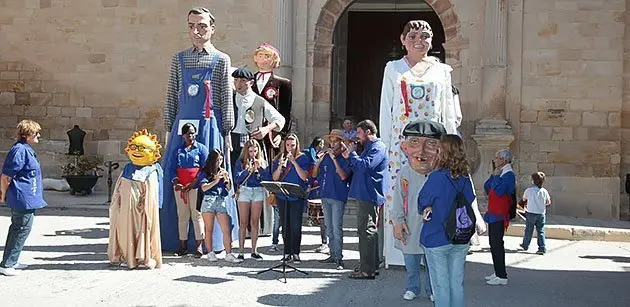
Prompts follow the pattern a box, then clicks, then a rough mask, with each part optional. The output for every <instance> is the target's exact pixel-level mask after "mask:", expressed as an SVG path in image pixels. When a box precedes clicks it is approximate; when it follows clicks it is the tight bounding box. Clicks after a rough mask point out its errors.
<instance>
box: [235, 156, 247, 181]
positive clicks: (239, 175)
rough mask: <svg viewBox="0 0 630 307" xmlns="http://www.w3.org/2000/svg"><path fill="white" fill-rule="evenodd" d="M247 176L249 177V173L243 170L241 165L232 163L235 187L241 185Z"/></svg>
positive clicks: (239, 162)
mask: <svg viewBox="0 0 630 307" xmlns="http://www.w3.org/2000/svg"><path fill="white" fill-rule="evenodd" d="M247 175H249V172H248V171H247V169H243V163H241V161H236V163H234V182H235V183H236V184H237V185H240V184H243V181H245V178H247Z"/></svg>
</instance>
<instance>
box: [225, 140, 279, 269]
mask: <svg viewBox="0 0 630 307" xmlns="http://www.w3.org/2000/svg"><path fill="white" fill-rule="evenodd" d="M269 180H271V175H270V174H269V167H267V161H265V159H263V156H262V149H261V147H260V143H258V141H257V140H254V139H250V140H249V141H247V143H245V146H243V150H242V152H241V159H240V160H239V161H236V163H235V164H234V181H235V182H236V187H237V189H238V219H239V228H238V247H239V254H238V259H245V257H244V256H243V253H244V249H245V236H246V235H247V228H248V227H249V226H251V230H250V232H251V237H252V255H251V257H252V259H256V260H262V256H260V254H258V246H257V243H258V225H259V224H260V214H261V213H262V209H263V201H264V200H265V190H264V189H263V187H262V186H261V185H260V182H261V181H269Z"/></svg>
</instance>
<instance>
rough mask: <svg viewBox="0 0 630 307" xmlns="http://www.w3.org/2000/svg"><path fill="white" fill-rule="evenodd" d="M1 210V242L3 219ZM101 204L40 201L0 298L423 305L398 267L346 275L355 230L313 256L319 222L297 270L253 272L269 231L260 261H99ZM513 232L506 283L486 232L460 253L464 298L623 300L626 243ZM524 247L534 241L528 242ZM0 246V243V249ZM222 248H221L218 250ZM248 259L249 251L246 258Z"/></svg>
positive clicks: (23, 301) (2, 281)
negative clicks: (488, 278)
mask: <svg viewBox="0 0 630 307" xmlns="http://www.w3.org/2000/svg"><path fill="white" fill-rule="evenodd" d="M8 213H9V211H8V210H7V209H6V208H0V240H1V242H4V240H5V238H6V231H7V228H8V225H9V223H10V218H9V217H8ZM104 214H106V211H104V210H78V209H69V210H60V209H44V210H41V211H40V212H38V216H37V217H36V220H35V224H34V229H33V232H32V234H31V236H30V238H29V239H28V241H27V243H26V247H25V252H24V253H23V254H22V257H21V259H20V260H21V262H24V263H28V264H30V267H29V268H28V269H27V270H25V271H23V273H22V274H21V275H20V276H15V277H5V276H0V298H1V300H2V303H0V305H1V306H46V307H53V306H254V305H267V306H322V305H328V306H399V305H400V306H431V303H430V302H429V301H428V299H426V298H424V297H421V298H417V299H416V300H415V301H414V302H406V301H403V300H402V297H401V296H402V294H403V292H404V285H405V273H404V269H402V268H399V267H390V268H389V269H387V270H385V269H382V270H381V275H380V276H379V277H378V279H377V280H375V281H354V280H349V279H348V278H347V277H346V275H347V274H348V273H349V271H350V270H349V269H352V268H353V267H354V266H355V265H356V264H357V259H358V252H357V250H358V238H357V236H356V233H355V232H354V231H353V230H352V229H347V231H346V239H345V245H344V249H345V251H344V256H345V258H346V266H347V268H348V270H345V271H337V270H334V269H332V268H330V267H327V266H326V265H323V264H320V263H318V262H317V261H316V260H319V259H323V258H324V257H325V255H322V254H316V253H314V252H313V250H314V249H315V248H316V247H317V246H318V243H319V230H318V229H317V228H314V227H305V228H304V234H305V236H304V239H303V241H302V244H303V253H302V260H303V262H302V264H300V265H298V266H299V267H300V268H301V269H304V270H306V271H307V272H309V275H308V276H302V275H297V274H296V273H289V275H288V276H289V278H288V283H286V284H284V283H282V282H281V281H280V280H279V277H280V276H281V275H280V274H278V273H266V274H263V275H258V276H257V275H256V274H255V272H256V271H258V270H260V269H263V268H266V267H269V266H272V265H275V264H277V263H278V260H279V259H280V255H279V254H278V253H274V254H269V253H266V252H265V251H266V246H268V245H269V243H270V238H269V237H265V238H262V239H261V244H262V245H263V246H264V247H263V249H261V251H263V256H264V257H265V260H264V261H262V262H256V261H253V260H250V259H248V260H246V261H245V262H244V263H242V264H239V265H233V264H227V263H225V262H224V261H219V262H215V263H209V262H207V261H205V260H203V259H193V258H185V259H178V258H175V257H172V256H166V257H165V258H166V259H165V265H164V266H163V268H162V269H160V270H153V271H151V270H133V271H129V270H126V269H121V268H112V267H110V266H109V265H108V264H107V257H106V249H107V235H108V229H109V225H108V219H107V217H106V216H104ZM518 243H519V238H516V237H508V238H506V248H507V249H508V253H507V263H508V266H509V267H508V274H509V278H510V280H509V281H510V285H509V286H506V287H499V288H497V287H491V286H486V285H485V284H484V283H483V276H485V275H487V274H489V273H491V272H492V266H491V258H490V254H489V252H488V249H487V246H488V245H487V238H486V237H482V247H484V249H483V250H482V251H481V252H476V253H474V254H472V255H470V256H468V263H467V267H466V279H465V287H466V295H467V302H468V306H507V305H509V306H628V304H630V291H628V290H627V289H628V287H629V285H630V273H628V271H630V243H613V242H595V241H561V240H548V244H547V245H548V248H549V252H548V254H547V255H544V256H538V255H535V254H533V253H532V252H533V251H535V249H534V247H532V252H530V253H524V252H516V251H515V250H516V247H517V246H518ZM532 246H535V243H534V242H532ZM0 249H2V248H0ZM221 257H222V256H220V258H221ZM247 258H248V257H247Z"/></svg>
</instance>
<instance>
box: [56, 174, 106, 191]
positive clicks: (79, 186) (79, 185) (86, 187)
mask: <svg viewBox="0 0 630 307" xmlns="http://www.w3.org/2000/svg"><path fill="white" fill-rule="evenodd" d="M98 177H99V176H95V175H72V176H64V178H65V179H66V181H67V182H68V184H69V185H70V195H75V194H79V195H89V194H92V189H93V188H94V186H95V185H96V182H97V181H98Z"/></svg>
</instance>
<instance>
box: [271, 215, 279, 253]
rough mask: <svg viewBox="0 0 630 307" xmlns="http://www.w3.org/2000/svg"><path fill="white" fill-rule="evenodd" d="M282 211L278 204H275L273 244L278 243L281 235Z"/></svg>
mask: <svg viewBox="0 0 630 307" xmlns="http://www.w3.org/2000/svg"><path fill="white" fill-rule="evenodd" d="M280 222H281V221H280V213H279V211H278V206H273V229H272V234H271V244H276V245H277V244H278V237H279V236H280Z"/></svg>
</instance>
